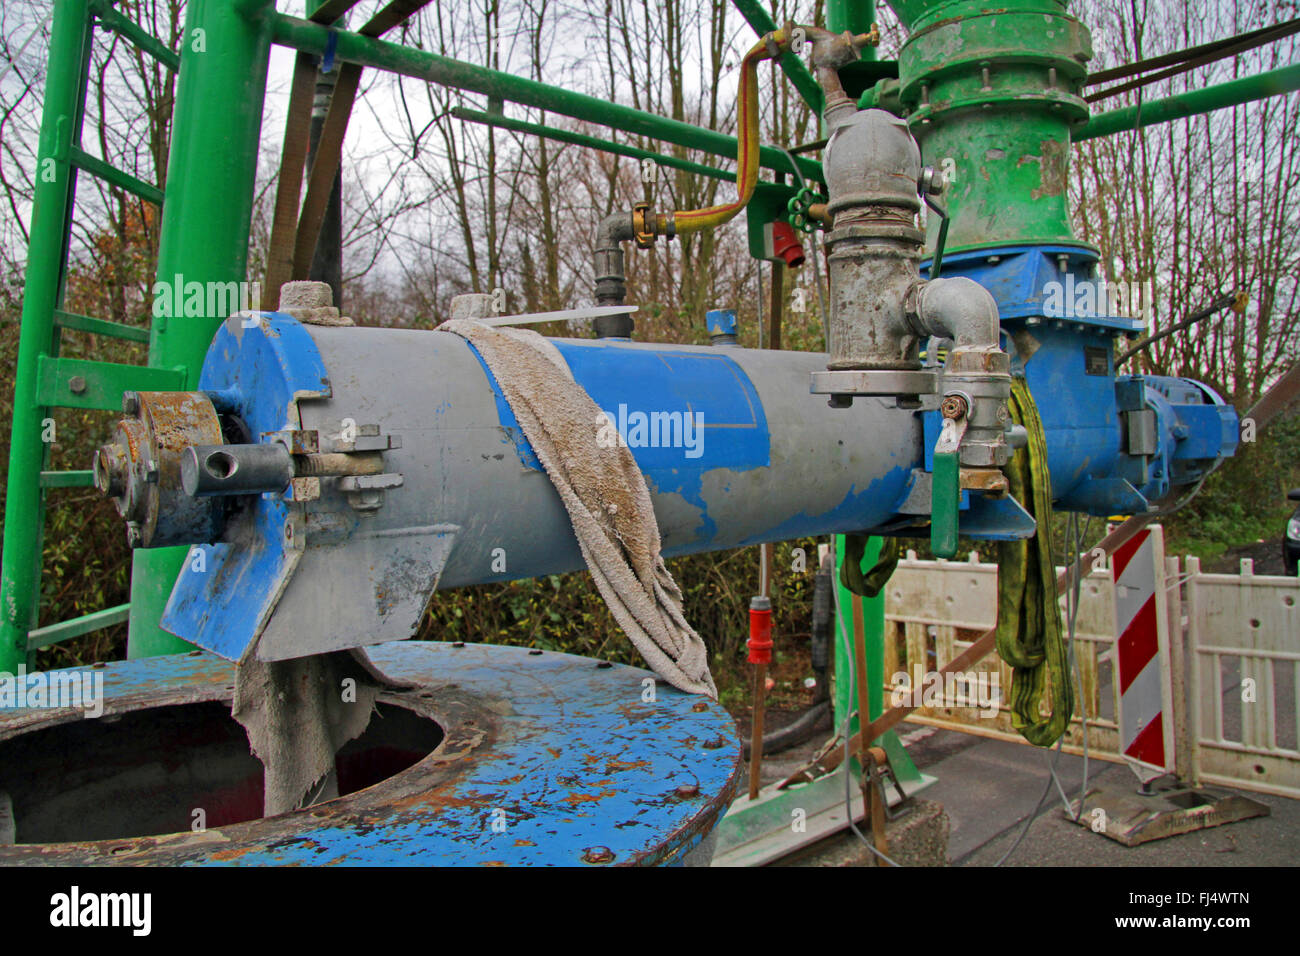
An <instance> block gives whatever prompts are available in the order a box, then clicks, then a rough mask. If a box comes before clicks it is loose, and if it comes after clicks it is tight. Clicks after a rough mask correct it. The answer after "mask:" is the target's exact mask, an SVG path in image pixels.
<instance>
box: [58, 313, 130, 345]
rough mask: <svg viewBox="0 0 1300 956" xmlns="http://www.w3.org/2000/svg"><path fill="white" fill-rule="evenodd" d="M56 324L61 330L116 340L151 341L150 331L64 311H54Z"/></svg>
mask: <svg viewBox="0 0 1300 956" xmlns="http://www.w3.org/2000/svg"><path fill="white" fill-rule="evenodd" d="M54 324H55V325H57V326H58V327H59V328H61V329H72V330H73V331H74V332H90V333H91V334H93V335H108V336H112V337H113V338H115V339H126V340H127V341H128V342H148V341H149V330H148V329H138V328H135V327H134V326H131V325H123V324H122V323H121V322H109V321H108V320H107V319H95V318H92V317H90V316H88V315H78V314H77V313H75V312H64V311H63V310H62V309H55V310H54Z"/></svg>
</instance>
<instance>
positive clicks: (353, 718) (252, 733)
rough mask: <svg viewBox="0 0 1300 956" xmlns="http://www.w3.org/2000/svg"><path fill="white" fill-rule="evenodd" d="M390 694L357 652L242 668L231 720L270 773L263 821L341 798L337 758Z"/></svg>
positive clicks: (250, 663) (250, 661)
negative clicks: (382, 695)
mask: <svg viewBox="0 0 1300 956" xmlns="http://www.w3.org/2000/svg"><path fill="white" fill-rule="evenodd" d="M386 686H392V682H390V681H388V680H387V678H385V677H384V676H383V675H382V673H381V672H380V671H379V670H378V669H376V668H375V666H374V665H373V664H371V662H370V660H369V659H368V658H367V657H366V656H365V654H364V653H363V652H361V651H360V650H355V651H335V652H332V653H329V654H313V655H311V656H309V657H301V658H297V659H294V660H287V661H270V662H266V661H259V660H256V659H255V658H253V657H252V655H250V656H249V658H248V659H246V660H245V661H243V662H242V663H240V664H239V666H238V667H237V669H236V671H235V699H234V706H233V707H232V714H233V716H234V718H235V720H237V721H239V723H240V724H242V725H243V727H244V730H245V731H246V732H247V734H248V742H249V745H250V746H251V748H252V750H253V753H254V754H256V755H257V757H258V759H259V760H261V761H262V766H263V767H264V768H265V774H264V780H265V796H264V798H263V815H264V816H268V817H270V816H275V815H276V814H280V813H288V812H289V811H291V810H297V809H299V808H300V807H304V806H309V805H310V804H312V803H319V802H321V801H322V800H329V799H332V798H333V797H336V796H338V779H337V777H336V775H335V768H334V755H335V753H337V752H338V750H339V748H340V747H342V746H343V745H344V744H346V743H347V742H348V741H349V740H352V739H353V738H355V737H359V736H360V735H361V734H362V733H363V732H364V731H365V729H366V727H367V726H368V725H369V724H370V716H371V714H372V713H373V712H374V709H375V700H376V699H377V698H378V696H379V694H380V692H381V691H382V690H384V689H385V687H386Z"/></svg>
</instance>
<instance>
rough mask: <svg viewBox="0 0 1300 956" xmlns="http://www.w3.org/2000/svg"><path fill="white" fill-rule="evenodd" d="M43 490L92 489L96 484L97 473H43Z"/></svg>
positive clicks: (41, 480) (88, 471)
mask: <svg viewBox="0 0 1300 956" xmlns="http://www.w3.org/2000/svg"><path fill="white" fill-rule="evenodd" d="M40 482H41V487H42V488H91V487H93V486H94V484H95V473H94V472H93V471H90V470H86V471H43V472H41V478H40Z"/></svg>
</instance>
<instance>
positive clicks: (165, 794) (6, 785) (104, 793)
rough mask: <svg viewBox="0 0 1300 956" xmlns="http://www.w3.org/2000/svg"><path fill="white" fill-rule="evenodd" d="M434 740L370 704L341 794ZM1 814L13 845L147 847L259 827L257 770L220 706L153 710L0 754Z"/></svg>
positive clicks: (60, 729)
mask: <svg viewBox="0 0 1300 956" xmlns="http://www.w3.org/2000/svg"><path fill="white" fill-rule="evenodd" d="M442 738H443V730H442V728H441V727H440V726H439V725H438V724H437V722H436V721H433V720H430V719H429V718H427V717H422V716H420V715H419V714H416V713H413V712H412V711H410V710H407V709H406V708H404V707H398V706H395V705H392V704H379V705H378V708H377V713H376V714H375V715H374V716H373V717H372V718H371V720H370V726H369V727H367V728H366V732H365V733H364V734H362V735H361V736H360V737H358V738H357V739H355V740H352V741H350V742H349V743H348V744H347V745H345V746H344V747H343V749H342V750H340V751H339V753H338V757H337V766H338V776H339V792H340V794H348V793H354V792H356V791H357V790H364V789H365V788H366V787H371V786H374V785H375V784H377V783H379V782H380V781H382V780H386V779H387V778H389V777H391V776H393V775H394V774H397V773H400V772H401V771H403V770H405V769H407V768H408V767H410V766H412V765H413V764H415V763H417V762H418V761H420V760H421V759H423V758H424V757H425V756H427V755H428V754H429V753H431V752H432V751H433V750H434V749H435V748H436V747H437V746H438V744H439V743H440V742H441V741H442ZM6 797H7V798H8V799H6ZM6 804H11V805H12V808H13V810H12V819H13V830H14V842H16V843H66V842H72V841H83V840H112V839H123V838H128V837H140V836H156V835H158V834H162V833H176V832H179V831H182V830H191V829H194V828H195V827H194V824H195V822H196V820H199V819H202V822H203V823H204V825H205V826H206V828H207V829H209V830H210V829H212V828H213V827H221V826H228V825H230V824H232V823H243V822H245V821H247V820H255V819H258V818H259V817H261V816H262V763H261V761H260V760H258V759H257V758H256V757H255V756H253V754H252V753H251V752H250V750H249V747H248V737H247V735H246V734H245V733H244V728H243V727H241V726H240V725H239V723H238V722H237V721H236V720H235V719H234V718H233V717H231V715H230V705H229V704H226V703H222V702H219V701H211V702H207V703H200V704H180V705H176V706H171V707H153V708H148V709H145V710H139V711H133V712H131V713H128V714H123V715H120V716H112V717H104V718H99V719H94V720H78V721H73V722H70V723H66V724H60V725H58V726H55V727H48V728H45V729H42V730H34V731H32V732H31V733H27V734H21V735H19V736H18V737H15V738H13V739H12V740H7V741H4V742H3V743H0V818H2V817H3V816H4V815H5V814H4V810H5V809H6ZM199 810H201V811H202V814H201V815H200V814H198V813H196V812H195V811H199ZM5 822H7V821H4V820H3V819H0V823H5Z"/></svg>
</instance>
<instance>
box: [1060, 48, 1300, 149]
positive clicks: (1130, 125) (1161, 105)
mask: <svg viewBox="0 0 1300 956" xmlns="http://www.w3.org/2000/svg"><path fill="white" fill-rule="evenodd" d="M1295 90H1300V63H1296V64H1293V65H1291V66H1284V67H1280V68H1278V69H1276V70H1269V71H1268V72H1267V73H1259V74H1257V75H1255V76H1245V77H1242V78H1241V79H1239V80H1230V81H1229V82H1227V83H1219V84H1216V85H1215V86H1207V87H1206V88H1205V89H1202V90H1192V91H1191V92H1189V93H1179V94H1177V95H1175V96H1166V97H1164V98H1163V99H1158V100H1147V101H1146V102H1144V103H1143V104H1142V105H1141V106H1127V107H1125V108H1124V109H1121V110H1111V111H1110V112H1109V113H1100V114H1098V115H1097V116H1094V117H1093V118H1092V119H1090V120H1089V121H1088V125H1087V126H1085V127H1083V129H1081V130H1079V131H1078V132H1076V133H1075V134H1074V139H1075V141H1076V142H1081V141H1083V140H1088V139H1096V138H1097V137H1098V136H1110V135H1111V134H1113V133H1124V132H1127V131H1129V130H1134V129H1138V128H1139V127H1142V126H1151V125H1154V124H1156V123H1167V122H1169V121H1170V120H1176V119H1183V118H1184V117H1186V116H1195V115H1197V114H1199V113H1209V112H1212V111H1214V110H1221V109H1225V108H1227V107H1229V106H1240V105H1241V104H1243V103H1250V102H1253V101H1254V100H1262V99H1264V98H1265V97H1268V96H1277V95H1278V94H1281V93H1291V92H1294V91H1295Z"/></svg>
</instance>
